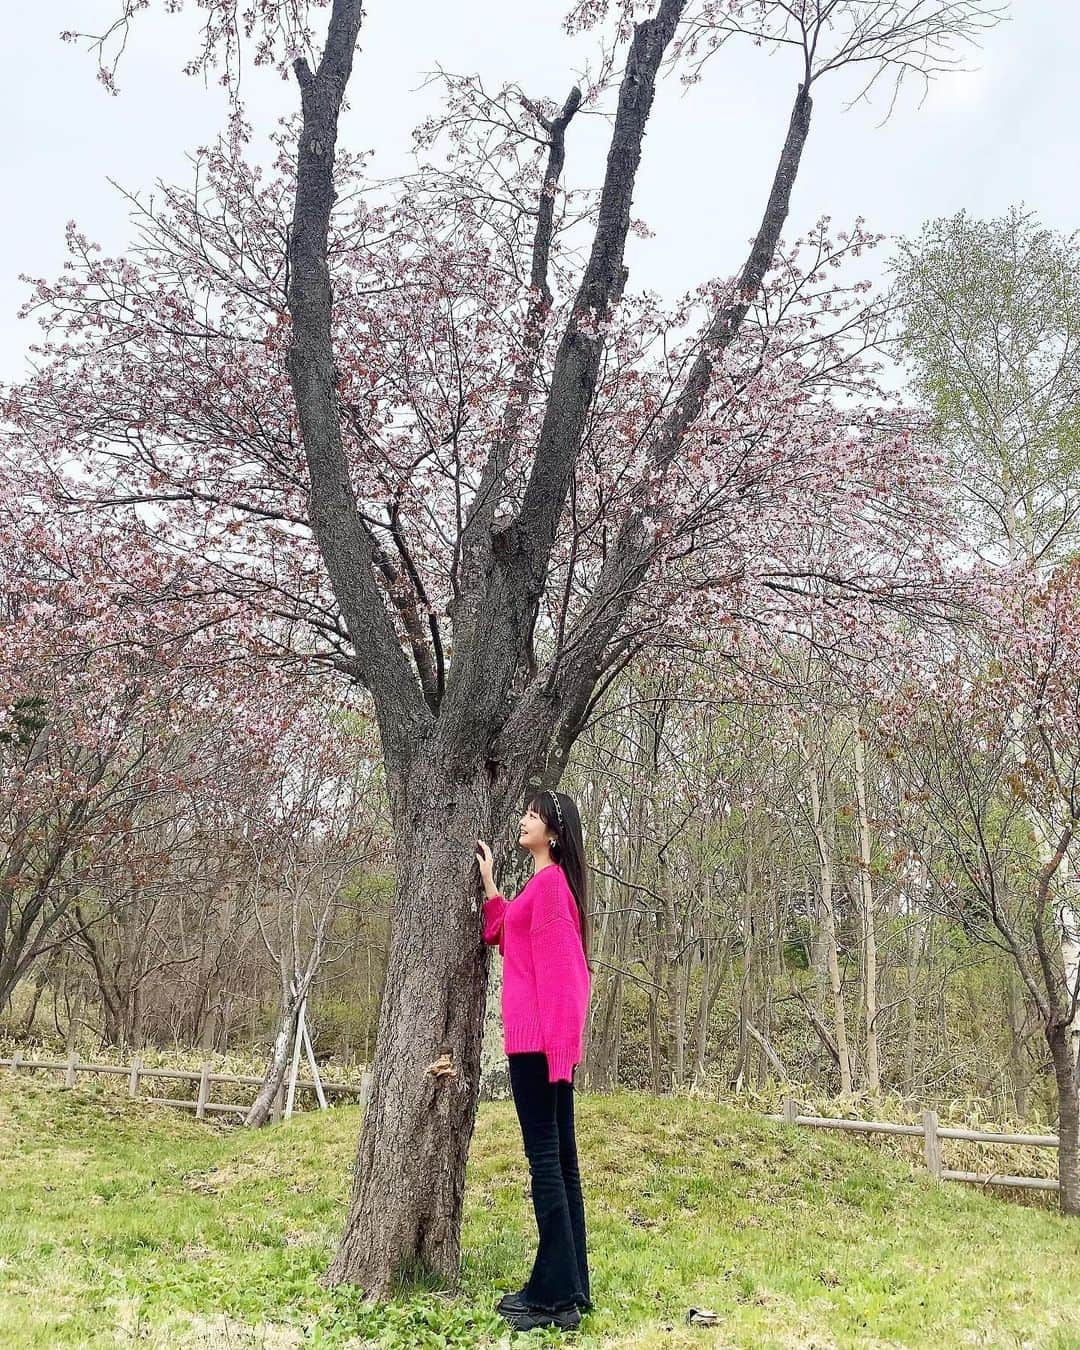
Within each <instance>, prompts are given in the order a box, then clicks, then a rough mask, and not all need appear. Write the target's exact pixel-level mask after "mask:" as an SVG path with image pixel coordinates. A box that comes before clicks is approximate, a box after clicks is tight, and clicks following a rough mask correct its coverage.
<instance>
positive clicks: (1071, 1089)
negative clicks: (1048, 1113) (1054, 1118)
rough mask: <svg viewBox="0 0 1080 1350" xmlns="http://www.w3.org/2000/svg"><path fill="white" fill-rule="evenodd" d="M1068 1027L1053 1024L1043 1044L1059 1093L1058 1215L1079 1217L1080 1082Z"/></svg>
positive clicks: (1047, 1030) (1056, 1023) (1057, 1023)
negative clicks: (1049, 1057)
mask: <svg viewBox="0 0 1080 1350" xmlns="http://www.w3.org/2000/svg"><path fill="white" fill-rule="evenodd" d="M1071 1039H1072V1037H1071V1033H1070V1029H1069V1027H1068V1026H1066V1025H1064V1024H1063V1023H1060V1022H1057V1021H1054V1022H1052V1023H1051V1024H1050V1026H1049V1027H1047V1029H1046V1040H1047V1044H1048V1045H1049V1047H1050V1055H1051V1058H1052V1059H1053V1061H1054V1078H1055V1080H1056V1082H1057V1092H1058V1183H1059V1186H1060V1192H1059V1200H1060V1204H1061V1212H1062V1213H1063V1214H1069V1215H1072V1216H1076V1215H1080V1082H1078V1078H1077V1070H1076V1063H1075V1061H1074V1060H1073V1055H1072V1046H1071Z"/></svg>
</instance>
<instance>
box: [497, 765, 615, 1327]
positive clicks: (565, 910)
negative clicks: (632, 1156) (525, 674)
mask: <svg viewBox="0 0 1080 1350" xmlns="http://www.w3.org/2000/svg"><path fill="white" fill-rule="evenodd" d="M518 844H519V845H520V846H521V847H522V848H525V849H528V851H529V852H530V853H531V854H532V856H533V874H532V876H531V877H530V879H529V881H528V882H527V883H526V885H525V886H524V887H523V889H522V890H521V891H520V893H519V894H518V895H516V896H515V897H514V899H513V900H512V901H507V900H506V899H504V897H503V896H502V895H500V894H499V891H498V888H497V887H496V885H495V882H494V880H493V878H492V874H491V869H492V857H491V849H490V848H489V847H488V846H487V844H486V843H485V842H484V841H483V840H482V839H480V840H477V847H476V860H477V862H478V864H479V866H480V876H481V878H482V879H483V882H484V894H485V895H486V897H487V899H486V901H485V903H484V941H485V942H490V943H494V942H497V943H498V944H499V951H500V952H501V953H502V958H503V989H502V1015H503V1046H504V1049H505V1050H506V1055H507V1059H508V1060H509V1064H510V1087H511V1091H512V1092H513V1095H514V1105H515V1107H516V1108H517V1113H518V1120H519V1122H520V1124H521V1136H522V1140H523V1142H524V1145H525V1153H526V1156H527V1157H528V1160H529V1175H530V1178H531V1182H532V1200H533V1209H534V1211H535V1213H536V1226H537V1230H538V1233H539V1242H538V1244H537V1250H536V1259H535V1261H534V1262H533V1268H532V1274H531V1275H530V1276H529V1278H528V1280H527V1281H526V1283H525V1285H524V1287H523V1288H522V1289H521V1290H519V1291H518V1292H517V1293H516V1294H506V1295H504V1296H503V1298H502V1299H500V1301H499V1305H498V1308H499V1312H500V1313H501V1314H502V1316H503V1317H504V1318H505V1319H506V1320H507V1322H509V1323H510V1325H511V1326H512V1327H513V1328H514V1329H515V1330H518V1331H529V1330H531V1329H532V1328H533V1327H546V1326H555V1327H559V1328H561V1329H563V1330H570V1329H572V1328H573V1327H576V1326H577V1325H578V1323H579V1322H580V1321H581V1312H582V1311H585V1312H588V1311H589V1309H590V1308H591V1307H592V1303H591V1302H590V1300H589V1266H588V1261H587V1259H586V1255H585V1206H584V1202H583V1200H582V1196H581V1177H580V1175H579V1173H578V1160H577V1143H576V1141H575V1138H574V1069H575V1067H576V1066H577V1065H578V1064H579V1063H580V1062H581V1038H582V1034H583V1032H584V1030H585V1016H586V1013H587V1011H588V1006H589V988H590V979H589V964H588V938H587V936H586V934H587V931H588V930H587V926H586V913H587V910H586V885H585V849H584V843H583V840H582V834H581V817H580V816H579V815H578V809H577V807H576V806H575V805H574V802H573V800H572V799H571V798H570V797H568V796H566V794H565V793H563V792H554V791H552V789H550V788H538V789H536V790H535V791H534V792H532V793H531V795H530V796H529V798H528V800H527V801H526V804H525V811H524V814H523V815H522V817H521V825H520V830H519V833H518Z"/></svg>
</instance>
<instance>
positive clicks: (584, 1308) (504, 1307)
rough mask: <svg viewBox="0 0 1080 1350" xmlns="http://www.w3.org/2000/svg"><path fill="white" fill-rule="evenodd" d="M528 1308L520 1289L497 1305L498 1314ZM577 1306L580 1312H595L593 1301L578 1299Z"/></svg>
mask: <svg viewBox="0 0 1080 1350" xmlns="http://www.w3.org/2000/svg"><path fill="white" fill-rule="evenodd" d="M528 1306H529V1303H528V1300H527V1299H526V1297H525V1290H524V1289H519V1290H518V1291H517V1293H516V1294H503V1296H502V1298H501V1299H499V1301H498V1303H497V1304H496V1305H495V1307H496V1311H498V1312H518V1311H520V1310H521V1309H522V1308H527V1307H528ZM577 1306H578V1310H579V1311H580V1312H582V1313H590V1312H592V1310H593V1305H592V1299H590V1298H586V1299H578V1301H577Z"/></svg>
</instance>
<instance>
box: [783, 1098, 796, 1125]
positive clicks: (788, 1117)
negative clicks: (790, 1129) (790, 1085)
mask: <svg viewBox="0 0 1080 1350" xmlns="http://www.w3.org/2000/svg"><path fill="white" fill-rule="evenodd" d="M798 1114H799V1108H798V1106H797V1105H796V1104H795V1098H794V1097H785V1098H784V1121H785V1123H786V1124H788V1125H795V1124H797V1123H798V1121H797V1117H798Z"/></svg>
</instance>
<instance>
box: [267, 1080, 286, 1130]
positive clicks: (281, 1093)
mask: <svg viewBox="0 0 1080 1350" xmlns="http://www.w3.org/2000/svg"><path fill="white" fill-rule="evenodd" d="M284 1101H285V1079H284V1078H282V1080H281V1083H280V1084H279V1086H278V1090H277V1091H276V1092H275V1093H274V1104H273V1106H271V1108H270V1119H271V1120H272V1121H274V1122H275V1123H276V1122H277V1121H279V1120H280V1119H281V1108H282V1105H283V1104H284Z"/></svg>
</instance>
